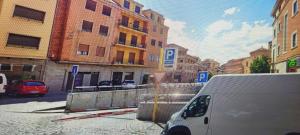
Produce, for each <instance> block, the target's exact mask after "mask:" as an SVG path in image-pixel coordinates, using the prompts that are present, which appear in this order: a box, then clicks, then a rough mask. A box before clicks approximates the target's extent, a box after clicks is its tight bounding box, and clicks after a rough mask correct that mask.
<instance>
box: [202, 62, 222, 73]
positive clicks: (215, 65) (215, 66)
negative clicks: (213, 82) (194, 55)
mask: <svg viewBox="0 0 300 135" xmlns="http://www.w3.org/2000/svg"><path fill="white" fill-rule="evenodd" d="M219 67H220V63H219V62H217V61H215V60H214V59H205V60H203V61H201V62H200V70H201V71H208V72H210V73H212V74H214V75H216V74H218V73H219Z"/></svg>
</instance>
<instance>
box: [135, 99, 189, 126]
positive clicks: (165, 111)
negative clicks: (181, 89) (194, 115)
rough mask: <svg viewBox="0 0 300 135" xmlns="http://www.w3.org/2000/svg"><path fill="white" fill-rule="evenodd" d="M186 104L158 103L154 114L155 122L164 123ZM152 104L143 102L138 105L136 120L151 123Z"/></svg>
mask: <svg viewBox="0 0 300 135" xmlns="http://www.w3.org/2000/svg"><path fill="white" fill-rule="evenodd" d="M186 103H187V102H172V103H168V102H159V103H158V110H157V113H156V121H157V122H161V123H166V122H167V121H168V120H169V119H170V118H171V116H172V115H173V114H174V113H175V112H178V111H179V110H180V109H181V108H182V107H183V106H185V105H186ZM153 104H154V103H153V102H147V103H145V102H143V103H140V104H139V107H138V112H137V119H139V120H143V121H152V112H153Z"/></svg>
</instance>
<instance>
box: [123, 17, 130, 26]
mask: <svg viewBox="0 0 300 135" xmlns="http://www.w3.org/2000/svg"><path fill="white" fill-rule="evenodd" d="M128 21H129V18H128V17H127V16H122V23H121V24H122V25H123V26H126V27H128Z"/></svg>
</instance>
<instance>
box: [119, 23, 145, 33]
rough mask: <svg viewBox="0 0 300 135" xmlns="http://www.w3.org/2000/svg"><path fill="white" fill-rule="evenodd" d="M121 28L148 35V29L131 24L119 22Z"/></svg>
mask: <svg viewBox="0 0 300 135" xmlns="http://www.w3.org/2000/svg"><path fill="white" fill-rule="evenodd" d="M119 26H120V27H121V28H124V29H128V30H133V31H135V32H138V33H141V34H144V35H145V34H148V29H147V28H145V27H140V26H138V25H134V24H129V23H127V22H119Z"/></svg>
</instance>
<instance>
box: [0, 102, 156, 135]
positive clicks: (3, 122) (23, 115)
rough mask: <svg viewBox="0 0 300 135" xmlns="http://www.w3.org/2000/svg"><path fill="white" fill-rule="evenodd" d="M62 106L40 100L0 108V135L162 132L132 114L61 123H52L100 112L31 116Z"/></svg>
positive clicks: (141, 134)
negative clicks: (40, 111) (42, 110)
mask: <svg viewBox="0 0 300 135" xmlns="http://www.w3.org/2000/svg"><path fill="white" fill-rule="evenodd" d="M18 100H22V99H18ZM23 100H27V98H25V99H23ZM63 105H65V101H51V102H48V101H43V100H41V101H33V102H29V101H26V102H20V103H10V104H6V105H0V135H23V134H24V135H25V134H26V135H76V134H79V135H81V134H84V135H89V134H91V135H93V134H95V135H96V134H97V135H159V133H160V131H161V130H162V129H161V128H160V127H159V126H157V125H155V124H153V123H151V122H144V121H139V120H136V119H135V118H136V114H135V113H128V114H123V115H111V116H110V115H108V116H102V117H96V118H86V119H72V120H63V121H56V120H58V119H62V118H70V117H79V116H85V115H90V114H93V113H99V112H100V111H98V112H81V113H70V114H66V113H63V112H62V110H58V112H56V111H54V112H43V113H33V111H35V110H40V109H47V108H52V107H59V106H63Z"/></svg>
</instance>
